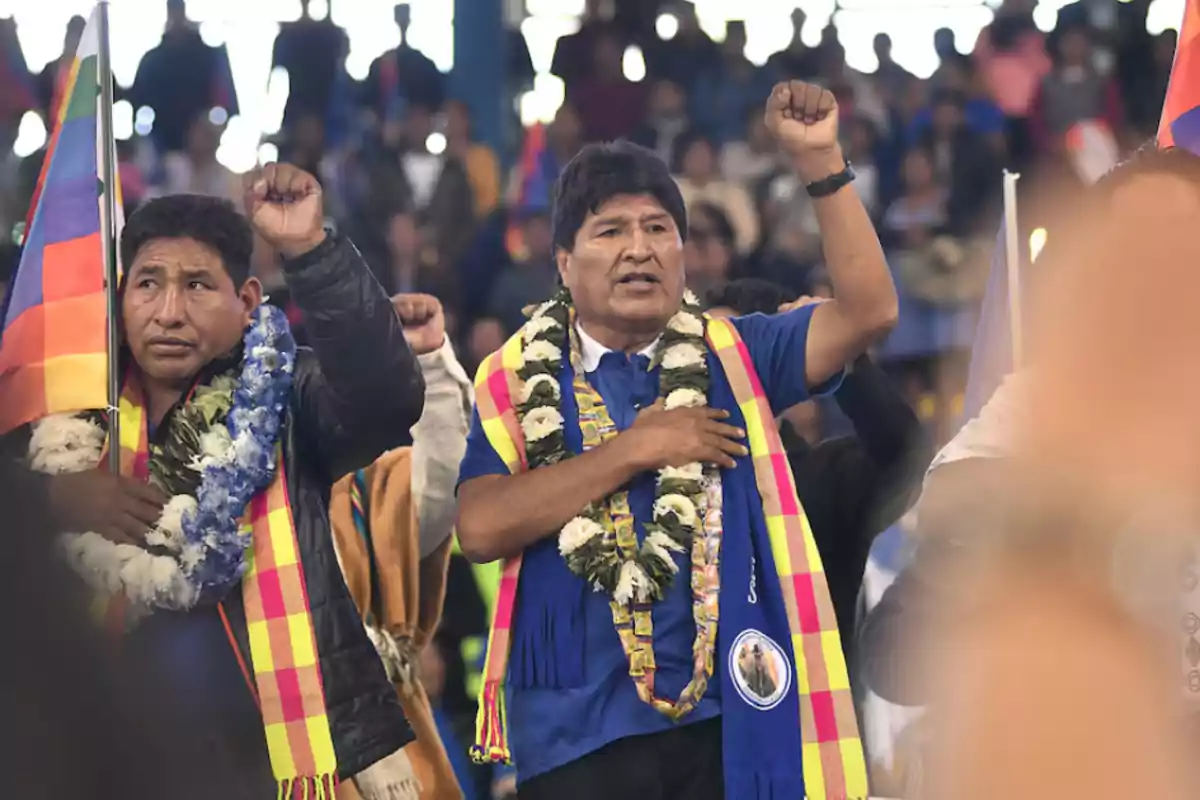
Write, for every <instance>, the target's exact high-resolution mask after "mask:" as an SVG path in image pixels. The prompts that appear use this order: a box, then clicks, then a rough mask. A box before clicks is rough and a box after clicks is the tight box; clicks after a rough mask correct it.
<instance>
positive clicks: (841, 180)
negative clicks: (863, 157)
mask: <svg viewBox="0 0 1200 800" xmlns="http://www.w3.org/2000/svg"><path fill="white" fill-rule="evenodd" d="M856 176H857V173H855V171H854V167H853V166H852V165H851V164H850V162H849V161H847V162H846V166H845V167H844V168H843V169H842V171H841V172H835V173H833V174H832V175H830V176H829V177H827V178H822V179H821V180H819V181H813V182H812V183H810V184H808V185H807V186H805V187H804V189H805V191H807V192H808V196H809V197H829V195H831V194H834V193H835V192H837V191H838V190H839V189H841V188H842V187H843V186H847V185H849V184H850V183H851V182H853V180H854V178H855V177H856Z"/></svg>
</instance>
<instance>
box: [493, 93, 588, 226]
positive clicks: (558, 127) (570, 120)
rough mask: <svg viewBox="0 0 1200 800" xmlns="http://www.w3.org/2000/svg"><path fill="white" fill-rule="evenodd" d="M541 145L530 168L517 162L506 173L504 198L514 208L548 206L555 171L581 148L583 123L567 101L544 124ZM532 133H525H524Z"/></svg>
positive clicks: (543, 208) (527, 133)
mask: <svg viewBox="0 0 1200 800" xmlns="http://www.w3.org/2000/svg"><path fill="white" fill-rule="evenodd" d="M545 134H546V142H545V148H544V149H543V150H542V151H541V152H540V153H538V154H537V155H536V158H535V159H534V161H533V165H532V168H531V169H527V168H526V165H525V164H523V163H521V162H518V163H517V164H514V165H513V168H512V171H511V172H509V175H508V188H507V189H506V190H505V198H506V200H507V204H508V206H509V207H511V208H514V209H538V210H547V209H549V208H550V193H551V191H552V190H553V187H554V181H555V180H557V179H558V173H559V171H561V170H562V168H563V167H564V166H565V165H566V163H567V162H568V161H570V160H571V159H572V158H574V157H575V154H576V153H578V152H579V149H580V148H581V147H583V124H582V122H581V121H580V119H579V112H578V111H576V110H575V106H573V105H571V104H570V103H563V104H562V105H561V106H559V107H558V111H556V112H555V114H554V121H553V122H551V123H550V124H549V125H548V126H547V127H546V131H545ZM530 135H532V134H531V133H530V132H526V136H530Z"/></svg>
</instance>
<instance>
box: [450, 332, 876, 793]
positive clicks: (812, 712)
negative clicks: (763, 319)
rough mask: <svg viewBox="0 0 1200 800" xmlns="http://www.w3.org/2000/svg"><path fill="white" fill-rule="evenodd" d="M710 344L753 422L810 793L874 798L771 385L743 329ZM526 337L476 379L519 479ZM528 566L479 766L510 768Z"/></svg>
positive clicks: (498, 631) (505, 604)
mask: <svg viewBox="0 0 1200 800" xmlns="http://www.w3.org/2000/svg"><path fill="white" fill-rule="evenodd" d="M706 327H707V331H706V337H707V340H708V344H709V347H710V348H711V349H712V351H713V353H714V354H715V355H716V356H717V359H718V360H719V361H720V363H721V367H722V368H723V370H724V371H725V377H726V379H727V380H728V381H729V385H730V388H731V389H732V390H733V395H734V398H735V399H736V400H737V403H738V407H739V409H740V410H741V412H742V416H743V417H744V418H745V422H746V433H747V439H748V441H749V444H750V455H751V458H752V459H753V463H754V477H755V482H756V484H757V487H758V492H759V495H760V497H761V499H762V507H763V516H764V518H765V519H766V523H767V531H768V535H769V538H770V542H771V555H772V557H773V559H774V561H775V570H776V573H777V575H778V577H779V585H780V588H781V590H782V592H783V598H784V602H785V603H786V606H787V616H788V626H789V628H790V630H791V637H792V642H791V644H792V652H793V656H794V659H795V665H796V676H797V680H796V689H797V692H798V694H799V705H800V719H799V720H797V724H798V725H799V726H800V731H801V739H802V742H803V753H802V761H803V764H804V786H805V791H806V794H807V796H808V797H809V798H811V799H812V800H834V799H835V798H846V797H866V796H867V767H866V760H865V758H864V756H863V748H862V743H861V740H860V739H859V733H858V721H857V718H856V717H855V714H854V701H853V698H852V696H851V693H850V683H849V678H848V673H847V670H846V661H845V656H844V654H843V652H842V643H841V637H840V636H839V634H838V629H837V618H836V617H835V616H834V613H833V603H832V601H831V600H830V597H829V586H828V584H827V583H826V580H825V572H824V568H823V567H822V565H821V556H820V554H819V553H818V552H817V547H816V544H815V542H814V541H813V536H812V529H811V528H810V527H809V524H808V518H807V517H806V516H805V514H804V509H803V507H802V506H801V505H800V500H799V497H798V496H797V494H796V484H795V480H794V478H793V477H792V471H791V467H790V466H789V464H788V460H787V453H786V452H785V451H784V449H783V442H782V441H781V440H780V437H779V430H778V428H777V427H776V425H775V417H774V414H772V413H771V408H770V404H769V403H768V402H767V398H766V395H765V394H764V392H763V389H762V383H761V382H760V380H759V378H758V374H757V372H756V371H755V369H754V365H753V363H752V362H751V360H750V354H749V352H748V351H747V349H746V346H745V344H744V343H743V342H742V339H741V336H740V335H739V334H738V332H737V328H735V327H734V326H733V324H732V323H730V322H728V321H727V320H718V319H708V320H707V326H706ZM522 343H523V340H522V335H521V333H520V332H518V333H517V334H516V335H515V336H513V337H512V338H511V339H509V340H508V341H507V342H506V343H505V345H504V347H502V348H501V349H500V350H499V351H497V352H495V353H493V354H492V355H491V356H489V357H488V358H487V359H486V360H485V361H484V362H483V364H481V365H480V367H479V372H478V373H477V375H476V378H475V391H476V403H477V406H478V410H479V417H480V421H481V423H482V425H483V430H484V433H485V434H486V436H487V438H488V442H490V443H491V445H492V447H493V448H494V449H495V450H496V452H497V454H499V456H500V457H501V459H503V460H504V462H505V464H506V465H507V466H508V468H509V470H510V471H512V472H513V473H516V472H520V471H522V470H524V469H527V468H528V464H527V461H526V459H525V440H524V436H523V435H522V433H521V427H520V424H519V422H518V421H517V412H516V407H515V403H514V400H513V398H515V397H518V396H519V395H520V391H519V390H520V379H519V378H518V377H517V374H516V371H517V368H518V367H519V366H520V365H521V350H522ZM520 573H521V557H520V556H517V557H515V558H512V559H509V560H508V561H507V562H505V564H504V572H503V575H502V576H501V580H500V589H499V593H498V596H497V600H496V609H495V612H494V615H493V618H492V626H491V631H490V632H489V634H488V647H487V655H486V657H485V662H484V674H483V685H482V687H481V690H480V696H479V716H478V718H477V721H476V740H475V747H473V748H472V756H473V757H474V758H475V759H476V760H478V761H493V762H507V761H509V760H510V759H511V752H510V750H509V745H508V736H507V724H506V720H505V703H504V683H505V675H506V672H507V665H508V654H509V643H510V640H511V632H512V631H511V628H512V621H513V609H514V604H515V602H516V595H517V583H518V580H519V578H520Z"/></svg>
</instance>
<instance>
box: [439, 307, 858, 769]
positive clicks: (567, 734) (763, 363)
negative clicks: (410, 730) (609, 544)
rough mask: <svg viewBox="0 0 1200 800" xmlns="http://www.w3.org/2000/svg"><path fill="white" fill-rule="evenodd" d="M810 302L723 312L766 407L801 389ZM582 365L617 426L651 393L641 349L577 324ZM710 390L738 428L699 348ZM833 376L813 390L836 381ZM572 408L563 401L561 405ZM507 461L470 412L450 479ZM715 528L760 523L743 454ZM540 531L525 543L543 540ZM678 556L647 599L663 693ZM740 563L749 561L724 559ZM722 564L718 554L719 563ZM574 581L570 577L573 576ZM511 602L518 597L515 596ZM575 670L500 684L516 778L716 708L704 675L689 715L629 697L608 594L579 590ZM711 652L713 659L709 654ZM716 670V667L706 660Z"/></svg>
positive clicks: (673, 669)
mask: <svg viewBox="0 0 1200 800" xmlns="http://www.w3.org/2000/svg"><path fill="white" fill-rule="evenodd" d="M813 308H814V307H813V306H806V307H803V308H799V309H796V310H794V311H791V312H788V313H787V314H779V315H774V316H770V317H768V316H764V315H762V314H752V315H750V316H747V317H741V318H738V319H735V320H733V323H734V325H735V326H736V327H737V329H738V332H739V333H740V334H741V337H742V339H743V341H744V342H745V344H746V349H747V350H748V351H749V353H750V358H751V360H752V361H753V362H754V366H755V368H756V370H757V371H758V374H759V378H760V379H761V381H762V383H763V389H764V391H765V392H766V394H767V398H768V400H769V401H770V404H771V407H772V409H773V410H774V411H775V412H776V413H779V412H781V411H782V410H784V409H786V408H789V407H791V406H793V405H795V404H797V403H801V402H803V401H805V400H808V399H809V397H810V395H809V391H808V388H807V385H806V381H805V377H804V355H805V344H806V341H807V339H808V326H809V322H810V321H811V320H812V312H813ZM580 334H581V336H580V338H581V349H582V356H583V366H584V369H585V370H586V371H587V377H588V380H589V382H590V383H591V384H592V386H593V387H594V388H595V389H596V391H597V392H599V393H600V396H601V397H602V398H604V402H605V405H606V406H607V408H608V412H609V414H610V415H611V416H612V420H613V423H614V424H615V425H616V426H617V429H618V430H622V431H623V430H626V429H627V428H629V427H630V426H631V425H632V424H633V421H634V419H635V417H636V416H637V410H638V409H639V408H644V407H645V406H647V405H650V404H652V403H653V402H654V401H655V399H656V398H657V397H658V370H657V369H655V370H649V365H650V355H651V352H650V351H645V352H642V353H639V354H637V355H634V356H632V357H630V356H626V355H625V354H623V353H617V352H613V351H609V350H606V349H605V348H604V347H603V346H602V345H600V344H599V343H598V342H596V341H595V340H593V339H591V338H590V337H588V336H586V334H584V333H583V331H580ZM708 367H709V376H710V380H711V388H710V392H709V402H710V403H711V405H712V406H714V407H716V408H724V409H726V410H728V411H730V412H731V414H732V418H731V424H734V425H744V421H743V420H742V418H741V414H740V412H739V411H738V409H737V403H735V402H734V398H733V391H732V389H731V388H730V386H729V382H728V380H727V379H726V378H725V373H724V372H723V371H722V369H721V366H720V363H719V362H718V361H717V359H716V357H715V356H713V355H712V354H711V353H710V354H709V356H708ZM559 380H560V383H561V386H562V392H563V396H564V397H570V396H571V392H572V389H571V381H572V373H571V368H570V365H569V364H564V366H563V369H562V372H561V374H560V376H559ZM839 380H840V379H835V380H834V381H831V382H830V384H829V385H826V386H823V387H822V388H821V391H822V392H827V391H832V390H834V389H836V388H837V383H838V381H839ZM571 408H573V405H572V406H571ZM565 416H567V425H566V428H565V430H564V435H565V438H566V443H567V447H568V449H569V450H571V451H572V452H576V453H577V452H579V451H580V450H581V445H582V436H581V434H580V431H579V425H578V421H577V420H576V419H574V418H573V417H572V416H571V415H567V414H565ZM507 474H508V468H507V467H506V466H505V465H504V461H503V460H502V459H501V458H500V456H499V454H497V453H496V451H495V449H493V447H492V446H491V444H490V443H489V442H488V440H487V436H486V435H485V434H484V432H483V427H482V425H481V423H480V420H479V413H478V411H476V413H475V414H474V417H473V419H472V422H471V431H470V433H469V434H468V435H467V450H466V454H465V456H464V457H463V461H462V467H461V469H460V473H459V483H460V484H461V483H463V482H465V481H469V480H471V479H472V478H478V477H480V476H483V475H507ZM654 477H655V476H654V473H653V472H647V473H644V474H642V475H639V476H638V477H637V478H635V479H634V480H633V481H632V482H631V484H630V485H629V505H630V509H631V510H632V512H633V516H634V521H635V523H636V525H637V533H638V538H639V539H641V538H643V537H644V536H645V530H644V528H643V525H644V523H645V522H647V521H649V520H651V519H653V516H652V509H653V504H654ZM722 487H723V490H724V523H725V535H726V536H737V535H742V536H744V535H747V526H749V525H761V526H764V527H765V524H766V523H765V522H764V521H763V519H762V505H761V501H760V500H759V496H758V489H757V487H756V485H755V482H754V470H753V467H752V465H751V463H750V459H749V458H742V459H739V460H738V468H737V469H733V470H725V471H723V472H722ZM554 546H555V544H554V541H553V539H547V540H545V541H543V542H540V543H539V544H537V545H535V547H554ZM687 559H688V555H687V554H678V553H677V554H675V560H676V562H677V563H678V564H679V565H680V575H681V576H682V577H681V578H677V579H676V580H675V581H673V582H672V584H671V587H670V589H669V590H668V592H667V594H666V597H664V599H663V600H662V601H661V602H659V603H657V604H655V606H654V611H653V615H654V655H655V660H656V662H657V664H658V673H657V676H656V678H655V684H656V685H655V692H656V694H657V695H658V696H660V697H665V698H671V699H675V698H677V697H678V696H679V694H680V692H682V691H683V688H684V686H686V685H687V683H688V681H689V680H690V679H691V676H692V642H693V640H694V638H695V635H696V628H695V622H694V620H693V618H692V597H691V587H690V581H688V580H687V579H686V576H687V574H688V572H687V570H688V564H689V561H688V560H687ZM739 566H740V567H742V568H745V569H750V568H751V567H750V565H748V564H747V565H734V566H733V567H731V568H737V567H739ZM725 567H726V564H725V562H724V561H722V564H721V569H722V572H724V570H725ZM577 580H578V579H577ZM518 602H520V597H519V595H518ZM584 627H585V629H586V634H585V636H584V648H585V650H584V658H583V664H584V677H583V682H582V684H581V685H580V686H578V687H573V688H570V689H544V688H536V689H526V688H517V687H513V686H509V687H508V733H509V743H510V745H511V748H512V754H513V761H514V763H515V764H516V767H517V775H518V780H519V781H525V780H528V779H529V778H532V777H534V776H536V775H540V774H542V773H545V772H549V771H550V770H552V769H555V768H556V767H560V766H563V765H564V764H568V763H570V762H572V761H576V760H578V759H579V758H582V757H583V756H585V755H587V754H589V753H592V752H594V751H596V750H598V749H600V748H601V747H604V746H605V745H606V744H609V743H611V742H614V741H616V740H618V739H623V738H625V737H627V736H637V735H640V734H647V733H658V732H660V731H665V730H669V729H671V728H672V727H675V726H676V725H677V724H690V723H694V722H700V721H703V720H706V719H711V718H713V717H716V716H718V715H719V714H720V680H719V678H718V677H717V676H716V675H714V677H713V679H712V680H710V681H709V683H708V691H707V692H706V694H705V695H704V697H703V698H702V700H701V701H700V703H699V705H698V706H697V707H696V709H695V710H694V711H692V713H690V714H689V715H688V716H687V717H685V718H684V720H683V721H682V722H681V723H673V722H671V721H670V720H669V719H667V717H665V716H664V715H663V714H661V713H659V712H658V711H655V710H654V709H653V708H651V707H650V706H649V705H647V704H645V703H643V702H642V701H641V700H640V699H639V698H638V696H637V690H636V689H635V688H634V684H633V681H632V679H631V678H630V677H629V665H628V662H627V661H626V659H625V653H624V651H623V650H622V649H621V642H620V640H619V639H618V637H617V633H616V631H615V630H614V629H613V623H612V612H611V611H610V610H609V605H608V596H607V595H606V594H604V593H600V592H588V593H587V600H586V609H585V612H584ZM717 660H718V661H719V659H717ZM717 669H718V670H719V669H720V665H717Z"/></svg>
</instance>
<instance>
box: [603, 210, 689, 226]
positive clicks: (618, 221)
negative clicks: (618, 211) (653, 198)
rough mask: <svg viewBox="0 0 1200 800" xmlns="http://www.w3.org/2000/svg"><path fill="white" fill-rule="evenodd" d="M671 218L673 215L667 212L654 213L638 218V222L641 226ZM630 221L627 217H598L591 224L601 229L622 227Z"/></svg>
mask: <svg viewBox="0 0 1200 800" xmlns="http://www.w3.org/2000/svg"><path fill="white" fill-rule="evenodd" d="M670 216H671V215H670V214H668V213H667V212H665V211H652V212H650V213H649V214H643V215H641V216H640V217H638V218H637V220H636V221H637V222H638V223H639V224H645V223H647V222H658V221H660V220H665V219H668V218H669V217H670ZM628 221H629V217H627V216H619V215H613V216H608V217H598V218H597V219H594V220H592V223H591V224H592V225H593V226H595V227H601V226H604V225H622V224H625V223H627V222H628Z"/></svg>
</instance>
